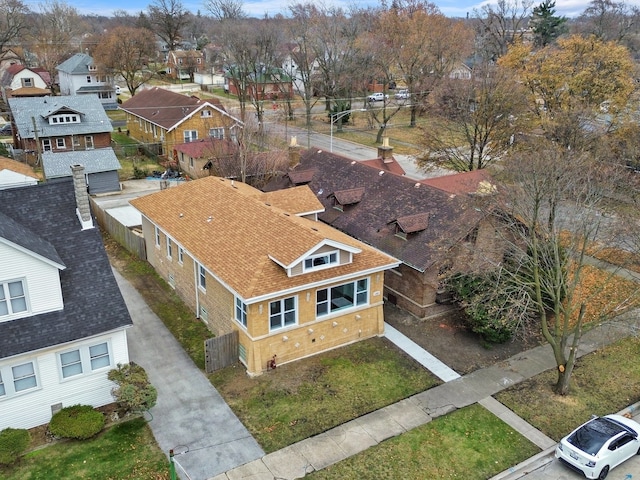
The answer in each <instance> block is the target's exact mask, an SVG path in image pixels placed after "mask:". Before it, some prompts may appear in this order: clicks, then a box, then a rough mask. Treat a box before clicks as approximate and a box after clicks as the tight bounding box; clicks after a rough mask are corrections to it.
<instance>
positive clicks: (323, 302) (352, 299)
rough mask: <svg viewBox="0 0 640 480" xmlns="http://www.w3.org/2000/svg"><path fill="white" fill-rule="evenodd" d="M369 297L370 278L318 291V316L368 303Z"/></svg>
mask: <svg viewBox="0 0 640 480" xmlns="http://www.w3.org/2000/svg"><path fill="white" fill-rule="evenodd" d="M368 298H369V280H368V279H367V278H363V279H362V280H357V281H355V282H350V283H345V284H344V285H338V286H337V287H331V288H323V289H322V290H318V291H317V292H316V316H317V317H321V316H323V315H328V314H330V313H333V312H335V311H338V310H343V309H346V308H352V307H354V306H359V305H366V304H367V302H368Z"/></svg>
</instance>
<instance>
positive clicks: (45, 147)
mask: <svg viewBox="0 0 640 480" xmlns="http://www.w3.org/2000/svg"><path fill="white" fill-rule="evenodd" d="M42 151H44V152H50V151H51V139H49V138H45V139H43V140H42Z"/></svg>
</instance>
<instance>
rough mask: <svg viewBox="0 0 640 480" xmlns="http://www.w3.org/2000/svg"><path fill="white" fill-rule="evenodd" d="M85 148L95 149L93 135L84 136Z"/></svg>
mask: <svg viewBox="0 0 640 480" xmlns="http://www.w3.org/2000/svg"><path fill="white" fill-rule="evenodd" d="M84 148H86V149H87V150H93V148H94V147H93V137H92V136H91V135H87V136H85V137H84Z"/></svg>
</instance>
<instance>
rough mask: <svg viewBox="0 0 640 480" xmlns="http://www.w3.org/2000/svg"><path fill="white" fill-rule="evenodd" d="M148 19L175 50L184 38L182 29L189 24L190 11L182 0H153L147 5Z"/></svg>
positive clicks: (154, 29)
mask: <svg viewBox="0 0 640 480" xmlns="http://www.w3.org/2000/svg"><path fill="white" fill-rule="evenodd" d="M147 11H148V15H149V16H148V21H149V23H150V25H151V27H152V28H150V30H152V31H153V32H155V33H156V35H158V36H159V37H160V38H161V39H162V40H163V41H164V42H165V43H166V44H167V46H168V47H169V50H175V49H176V48H177V46H178V44H179V43H180V40H181V38H182V29H183V28H184V27H185V26H186V25H187V21H188V18H189V12H188V11H187V10H186V9H185V8H184V6H183V5H182V1H181V0H153V2H152V3H151V4H149V6H148V7H147Z"/></svg>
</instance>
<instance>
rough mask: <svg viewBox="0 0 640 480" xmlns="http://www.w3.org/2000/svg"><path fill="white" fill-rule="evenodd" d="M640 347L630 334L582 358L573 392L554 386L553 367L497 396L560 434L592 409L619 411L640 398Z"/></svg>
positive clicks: (536, 423)
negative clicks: (562, 392) (565, 393)
mask: <svg viewBox="0 0 640 480" xmlns="http://www.w3.org/2000/svg"><path fill="white" fill-rule="evenodd" d="M612 328H613V327H612ZM639 353H640V339H638V338H636V337H630V338H627V339H625V340H622V341H620V342H618V343H615V344H613V345H610V346H607V347H603V348H601V349H599V350H598V351H596V352H594V353H591V354H589V355H586V356H584V357H582V358H580V359H579V360H578V363H577V366H576V368H575V370H574V373H573V377H572V379H573V380H572V381H573V383H572V388H571V391H570V394H569V395H568V396H560V395H556V394H554V393H553V392H552V387H553V385H554V383H555V381H556V372H555V370H549V371H547V372H545V373H542V374H540V375H538V376H536V377H534V378H532V379H530V380H528V381H525V382H522V383H520V384H518V385H515V386H513V387H511V388H509V389H508V390H505V391H503V392H501V393H499V394H498V395H496V398H497V400H498V401H500V402H501V403H503V404H505V405H506V406H507V407H509V408H510V409H511V410H513V411H514V412H515V413H517V414H518V415H519V416H521V417H522V418H524V419H525V420H526V421H527V422H529V423H531V424H532V425H534V426H535V427H537V428H538V429H540V430H541V431H542V432H544V433H545V434H547V435H548V436H549V437H551V438H553V439H554V440H560V439H561V438H562V437H564V436H565V435H566V434H568V433H569V432H570V431H571V430H573V429H574V428H575V427H577V426H578V425H580V424H582V423H584V422H586V421H587V420H589V418H590V417H591V415H605V414H608V413H615V412H618V411H620V410H622V409H623V408H624V407H626V406H628V405H631V404H633V403H635V402H638V401H640V362H638V354H639Z"/></svg>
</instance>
